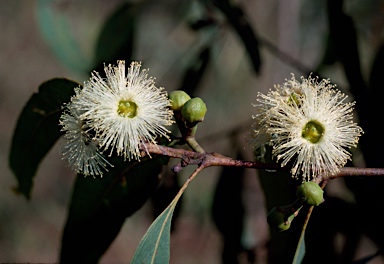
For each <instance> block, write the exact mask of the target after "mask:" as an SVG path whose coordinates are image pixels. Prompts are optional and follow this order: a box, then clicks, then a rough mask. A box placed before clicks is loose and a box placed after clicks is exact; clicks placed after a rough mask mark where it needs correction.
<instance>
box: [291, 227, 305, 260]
mask: <svg viewBox="0 0 384 264" xmlns="http://www.w3.org/2000/svg"><path fill="white" fill-rule="evenodd" d="M304 236H305V231H304V230H303V232H301V236H300V239H299V243H298V244H297V249H296V253H295V256H294V258H293V262H292V264H300V263H301V262H302V261H303V259H304V256H305V241H304Z"/></svg>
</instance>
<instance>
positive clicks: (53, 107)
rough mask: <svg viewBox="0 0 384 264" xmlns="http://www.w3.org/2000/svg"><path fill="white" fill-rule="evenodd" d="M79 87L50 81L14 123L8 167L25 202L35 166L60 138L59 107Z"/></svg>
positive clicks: (63, 80)
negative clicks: (24, 197)
mask: <svg viewBox="0 0 384 264" xmlns="http://www.w3.org/2000/svg"><path fill="white" fill-rule="evenodd" d="M78 86H80V84H78V83H76V82H73V81H70V80H67V79H52V80H49V81H47V82H44V83H43V84H41V85H40V87H39V92H38V93H35V94H33V95H32V97H31V98H30V99H29V101H28V102H27V104H26V105H25V107H24V109H23V111H22V112H21V114H20V117H19V119H18V121H17V124H16V128H15V132H14V134H13V139H12V145H11V150H10V155H9V166H10V167H11V169H12V171H13V172H14V174H15V176H16V178H17V181H18V187H17V191H18V192H21V193H22V194H23V195H25V196H26V197H27V198H28V199H29V198H30V193H31V189H32V185H33V177H34V176H35V173H36V170H37V168H38V165H39V163H40V162H41V160H42V159H43V158H44V156H45V155H46V154H47V152H48V151H49V150H50V149H51V148H52V146H53V145H54V144H55V142H56V141H57V139H58V138H59V137H60V135H61V134H60V128H59V118H60V115H61V106H62V104H63V103H65V102H68V101H69V100H70V97H71V96H72V95H73V94H74V88H75V87H78Z"/></svg>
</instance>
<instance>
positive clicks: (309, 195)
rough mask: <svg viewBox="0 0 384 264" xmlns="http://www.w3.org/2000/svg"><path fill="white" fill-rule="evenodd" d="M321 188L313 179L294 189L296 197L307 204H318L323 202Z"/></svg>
mask: <svg viewBox="0 0 384 264" xmlns="http://www.w3.org/2000/svg"><path fill="white" fill-rule="evenodd" d="M323 193H324V191H323V189H321V188H320V186H319V185H318V184H317V183H316V182H313V181H310V182H304V183H302V184H301V185H300V186H299V188H298V189H297V191H296V195H297V198H299V199H301V200H302V201H303V202H305V203H306V204H308V205H316V206H318V205H319V204H321V203H322V202H323V200H324V199H323Z"/></svg>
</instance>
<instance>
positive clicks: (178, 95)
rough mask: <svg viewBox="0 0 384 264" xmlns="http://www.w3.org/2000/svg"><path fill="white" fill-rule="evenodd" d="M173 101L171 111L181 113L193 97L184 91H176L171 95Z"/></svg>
mask: <svg viewBox="0 0 384 264" xmlns="http://www.w3.org/2000/svg"><path fill="white" fill-rule="evenodd" d="M169 99H170V100H171V109H172V110H174V111H180V110H181V108H182V107H183V106H184V104H185V103H186V102H187V101H188V100H189V99H191V97H190V96H189V95H188V94H187V93H186V92H184V91H181V90H176V91H172V92H171V93H170V94H169Z"/></svg>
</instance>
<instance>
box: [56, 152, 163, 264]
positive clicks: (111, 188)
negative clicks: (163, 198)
mask: <svg viewBox="0 0 384 264" xmlns="http://www.w3.org/2000/svg"><path fill="white" fill-rule="evenodd" d="M167 160H168V159H165V158H159V157H153V158H152V159H149V160H142V161H141V162H130V163H128V162H124V161H123V160H122V159H120V158H114V159H112V160H111V163H112V164H114V168H113V169H112V170H110V171H109V172H108V173H106V174H105V175H104V177H103V178H100V179H93V178H91V177H83V176H82V175H78V177H77V179H76V183H75V186H74V190H73V195H72V200H71V204H70V208H69V213H68V219H67V222H66V225H65V229H64V232H63V238H62V248H61V256H60V262H61V263H97V262H98V261H99V259H100V258H101V256H102V255H103V254H104V253H105V251H106V250H107V249H108V247H109V246H110V244H111V243H112V242H113V240H114V239H115V238H116V236H117V235H118V233H119V231H120V229H121V227H122V225H123V223H124V221H125V219H126V218H127V217H128V216H130V215H132V214H133V213H134V212H136V211H137V210H138V209H139V208H141V206H142V205H143V204H144V203H145V202H146V201H147V200H148V198H149V197H150V196H151V195H152V193H153V192H154V191H155V190H156V188H157V185H158V182H159V181H158V174H159V173H160V172H161V170H162V166H163V164H164V163H165V162H167Z"/></svg>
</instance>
